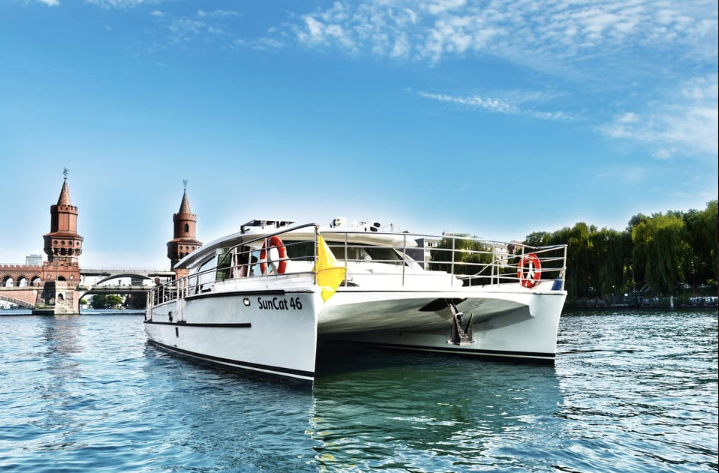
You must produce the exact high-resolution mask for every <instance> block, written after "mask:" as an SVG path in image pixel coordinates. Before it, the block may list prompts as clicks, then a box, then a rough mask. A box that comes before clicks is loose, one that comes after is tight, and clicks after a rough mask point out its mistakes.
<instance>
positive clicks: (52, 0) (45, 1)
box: [37, 0, 60, 7]
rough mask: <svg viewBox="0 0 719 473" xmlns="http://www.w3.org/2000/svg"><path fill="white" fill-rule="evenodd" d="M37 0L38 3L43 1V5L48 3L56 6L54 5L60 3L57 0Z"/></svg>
mask: <svg viewBox="0 0 719 473" xmlns="http://www.w3.org/2000/svg"><path fill="white" fill-rule="evenodd" d="M37 1H38V2H40V3H44V4H45V5H48V6H50V7H56V6H58V5H60V1H59V0H37Z"/></svg>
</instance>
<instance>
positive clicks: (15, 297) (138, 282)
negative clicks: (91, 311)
mask: <svg viewBox="0 0 719 473" xmlns="http://www.w3.org/2000/svg"><path fill="white" fill-rule="evenodd" d="M2 266H3V267H6V268H8V267H14V268H18V267H20V266H18V265H2ZM30 268H32V267H28V266H24V267H23V270H24V271H25V273H27V274H34V273H32V272H27V270H28V269H30ZM36 269H37V270H38V272H40V270H41V267H39V266H38V267H36ZM79 272H80V282H79V284H77V285H76V286H75V285H73V284H66V283H65V284H63V282H56V283H55V284H56V287H55V288H54V289H55V290H56V291H57V290H60V291H66V292H70V291H71V292H72V293H73V294H72V298H73V299H74V300H76V301H78V302H79V301H80V300H81V299H82V298H83V297H85V296H86V295H88V294H132V293H138V292H147V291H149V290H150V289H151V288H152V287H154V286H155V285H156V284H157V283H158V282H159V283H161V284H164V283H166V282H168V281H170V280H171V279H173V278H174V277H175V272H174V271H169V270H165V269H138V268H88V269H80V271H79ZM92 278H96V279H95V280H94V281H92V283H90V281H89V280H90V279H92ZM128 278H129V279H130V284H120V283H117V284H112V282H113V280H121V279H128ZM8 281H10V282H9V283H8ZM18 282H20V285H18V286H15V285H14V283H15V281H14V280H13V279H12V278H10V279H8V278H6V279H5V280H4V281H0V283H1V285H0V300H2V301H5V302H9V303H11V304H15V305H17V306H18V307H20V308H22V309H33V310H34V309H38V312H41V311H42V308H41V307H38V306H39V305H43V304H39V302H38V301H39V300H41V299H42V295H43V292H44V291H45V290H46V287H45V286H46V284H44V283H43V282H42V279H41V278H34V279H30V280H29V281H28V278H23V279H21V280H19V281H18ZM108 283H110V284H108ZM51 298H54V295H53V297H51Z"/></svg>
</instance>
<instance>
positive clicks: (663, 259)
mask: <svg viewBox="0 0 719 473" xmlns="http://www.w3.org/2000/svg"><path fill="white" fill-rule="evenodd" d="M632 243H633V244H634V252H633V259H634V261H637V262H641V263H643V266H644V269H645V274H644V278H645V281H646V283H647V284H649V285H650V286H651V287H652V288H653V289H654V290H655V291H657V292H659V293H662V294H669V293H673V292H674V291H675V289H676V287H677V284H678V283H679V282H680V281H685V280H686V268H687V266H688V255H689V254H690V247H689V244H688V242H687V234H686V227H685V225H684V220H682V218H680V217H678V216H677V215H675V214H673V213H669V214H667V215H662V214H654V215H652V216H651V217H650V218H648V219H646V220H645V221H642V222H640V223H639V224H638V225H636V226H635V227H634V228H633V229H632Z"/></svg>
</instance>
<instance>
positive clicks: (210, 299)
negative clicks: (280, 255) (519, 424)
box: [146, 286, 566, 380]
mask: <svg viewBox="0 0 719 473" xmlns="http://www.w3.org/2000/svg"><path fill="white" fill-rule="evenodd" d="M565 298H566V293H565V292H564V291H549V292H545V293H538V292H533V291H526V292H516V291H515V292H501V291H497V292H485V291H472V292H466V291H451V292H433V293H428V292H423V293H413V292H409V291H387V292H382V293H376V294H372V293H362V292H359V291H340V292H338V293H337V294H335V295H334V296H333V297H332V298H331V299H330V300H329V301H328V302H327V303H323V301H322V299H321V297H320V295H319V292H318V290H317V287H316V286H315V287H314V288H312V287H311V288H307V289H301V290H299V289H298V290H296V291H294V292H285V291H254V292H230V293H224V294H217V293H214V294H212V295H209V294H208V295H202V294H200V295H198V296H194V297H191V298H187V299H181V300H178V301H175V302H171V303H167V304H162V305H158V306H155V307H153V309H152V319H151V320H148V321H147V322H146V331H147V333H148V336H149V338H150V340H151V341H152V342H153V343H155V344H157V345H159V346H161V347H163V348H165V349H167V350H168V351H173V352H175V353H178V354H182V355H185V356H189V357H193V358H195V359H197V360H199V361H203V362H207V363H213V364H216V365H219V366H222V367H227V368H240V369H248V370H253V371H258V372H263V373H269V374H276V375H282V376H290V377H293V378H299V379H306V380H311V379H313V378H314V370H315V356H316V348H317V339H318V337H319V338H327V339H335V340H346V341H355V342H362V343H367V344H374V345H380V346H386V347H394V348H405V349H415V350H429V351H439V352H451V353H459V354H466V355H481V356H491V357H499V358H515V359H527V360H540V361H549V362H551V361H553V360H554V355H555V347H556V336H557V327H558V324H559V317H560V314H561V310H562V307H563V304H564V300H565ZM446 301H452V302H454V303H455V304H456V308H457V309H458V310H459V311H462V312H463V313H464V323H465V324H466V323H467V321H468V320H469V316H470V315H472V320H473V322H474V323H473V331H472V340H471V343H462V344H461V345H460V344H455V343H452V342H451V341H449V339H450V332H451V327H452V323H453V318H452V315H451V312H449V311H448V310H442V308H441V306H444V307H445V308H446V307H447V306H446ZM438 309H439V310H438Z"/></svg>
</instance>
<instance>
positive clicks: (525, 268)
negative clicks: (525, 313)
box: [517, 253, 542, 288]
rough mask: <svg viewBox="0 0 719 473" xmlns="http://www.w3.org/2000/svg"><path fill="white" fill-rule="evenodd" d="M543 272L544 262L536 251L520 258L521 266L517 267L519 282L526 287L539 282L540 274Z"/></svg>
mask: <svg viewBox="0 0 719 473" xmlns="http://www.w3.org/2000/svg"><path fill="white" fill-rule="evenodd" d="M541 272H542V264H541V263H540V262H539V258H538V257H537V255H535V254H534V253H529V254H528V255H526V256H525V257H524V258H522V259H521V260H519V268H517V277H518V278H519V284H521V285H522V286H523V287H526V288H532V287H534V286H536V285H537V284H539V278H540V277H541V276H540V274H541Z"/></svg>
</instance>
